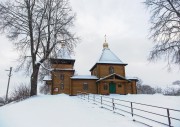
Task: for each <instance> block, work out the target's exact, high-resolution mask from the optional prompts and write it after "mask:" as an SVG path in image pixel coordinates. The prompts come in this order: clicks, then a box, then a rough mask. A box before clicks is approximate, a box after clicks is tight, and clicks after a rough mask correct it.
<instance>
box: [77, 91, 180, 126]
mask: <svg viewBox="0 0 180 127" xmlns="http://www.w3.org/2000/svg"><path fill="white" fill-rule="evenodd" d="M78 97H80V98H81V99H87V100H88V101H93V102H94V103H96V104H100V105H101V107H102V108H106V109H108V110H111V111H113V112H114V113H118V114H120V115H123V116H126V115H128V114H129V115H130V116H131V117H133V121H138V122H141V123H143V124H146V125H148V126H151V125H149V124H147V123H146V122H144V120H147V121H148V122H149V121H151V122H155V123H158V124H161V125H164V126H168V127H176V126H177V127H180V118H177V117H176V115H177V114H178V115H177V116H180V110H177V109H171V108H165V107H160V106H154V105H149V104H143V103H138V102H132V101H127V100H121V99H115V98H111V97H107V96H104V95H97V94H89V93H86V92H83V93H82V92H78ZM148 109H149V110H148ZM119 111H120V112H119ZM158 112H160V113H158ZM172 112H173V113H172ZM124 113H125V114H124ZM170 113H171V114H170ZM145 114H146V115H145ZM173 114H176V115H175V116H173ZM138 118H141V119H140V120H139V119H138ZM142 119H143V120H142ZM165 121H166V122H165Z"/></svg>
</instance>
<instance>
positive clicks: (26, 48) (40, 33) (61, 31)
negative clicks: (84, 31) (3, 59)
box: [0, 0, 76, 96]
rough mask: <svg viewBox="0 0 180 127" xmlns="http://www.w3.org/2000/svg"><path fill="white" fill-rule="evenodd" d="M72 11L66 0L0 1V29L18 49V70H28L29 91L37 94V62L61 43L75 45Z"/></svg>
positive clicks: (39, 64) (31, 93) (46, 56)
mask: <svg viewBox="0 0 180 127" xmlns="http://www.w3.org/2000/svg"><path fill="white" fill-rule="evenodd" d="M74 19H75V14H74V13H73V12H72V10H71V7H70V5H69V1H68V0H7V1H6V2H1V3H0V30H1V32H2V33H4V34H6V35H7V38H9V39H10V40H11V41H12V42H13V44H14V46H15V48H16V49H17V52H18V53H19V58H18V62H19V66H18V67H17V69H18V70H24V71H25V72H26V73H27V74H30V82H31V92H30V95H31V96H33V95H36V94H37V82H38V74H39V70H40V67H41V65H42V64H43V63H44V62H45V61H47V60H48V58H49V57H50V56H51V57H52V56H56V54H57V52H58V50H59V49H60V45H61V43H64V44H65V45H66V46H67V48H68V50H69V52H71V51H73V48H74V46H75V45H76V37H75V34H74V33H72V32H71V31H72V29H71V28H72V26H73V21H74Z"/></svg>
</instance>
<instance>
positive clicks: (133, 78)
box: [126, 76, 138, 80]
mask: <svg viewBox="0 0 180 127" xmlns="http://www.w3.org/2000/svg"><path fill="white" fill-rule="evenodd" d="M126 79H128V80H138V78H136V77H129V76H126Z"/></svg>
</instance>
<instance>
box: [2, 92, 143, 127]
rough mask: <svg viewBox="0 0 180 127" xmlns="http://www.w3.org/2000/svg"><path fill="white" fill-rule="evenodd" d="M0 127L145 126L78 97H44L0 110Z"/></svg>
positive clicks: (33, 98) (34, 98)
mask: <svg viewBox="0 0 180 127" xmlns="http://www.w3.org/2000/svg"><path fill="white" fill-rule="evenodd" d="M0 127H145V126H144V125H142V124H139V123H137V122H133V121H131V120H130V119H127V118H125V117H122V116H120V115H117V114H114V113H112V112H110V111H106V110H104V109H101V108H99V107H98V106H97V105H94V104H91V103H88V102H87V101H84V100H81V99H79V98H77V97H70V96H67V95H54V96H50V95H46V96H45V95H44V96H38V97H32V98H30V99H27V100H25V101H23V102H19V103H16V104H10V105H7V106H3V107H0Z"/></svg>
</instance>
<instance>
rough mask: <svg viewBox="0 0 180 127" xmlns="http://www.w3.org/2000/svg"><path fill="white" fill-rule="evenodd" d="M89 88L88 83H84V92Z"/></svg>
mask: <svg viewBox="0 0 180 127" xmlns="http://www.w3.org/2000/svg"><path fill="white" fill-rule="evenodd" d="M88 89H89V86H88V83H87V82H83V90H88Z"/></svg>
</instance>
